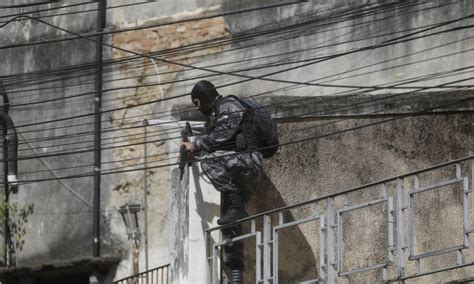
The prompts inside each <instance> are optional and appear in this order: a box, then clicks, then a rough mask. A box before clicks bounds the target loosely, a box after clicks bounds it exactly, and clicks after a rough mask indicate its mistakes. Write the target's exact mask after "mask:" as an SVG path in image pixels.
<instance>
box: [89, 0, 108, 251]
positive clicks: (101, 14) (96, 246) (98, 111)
mask: <svg viewBox="0 0 474 284" xmlns="http://www.w3.org/2000/svg"><path fill="white" fill-rule="evenodd" d="M97 6H98V12H97V32H98V35H97V43H96V59H95V60H96V66H97V69H96V76H95V97H94V210H93V211H94V217H93V218H94V219H93V233H94V236H93V249H92V253H93V256H94V257H99V256H100V181H101V130H102V123H101V121H102V41H103V35H102V31H103V30H104V28H105V17H106V14H107V10H106V9H107V0H98V4H97Z"/></svg>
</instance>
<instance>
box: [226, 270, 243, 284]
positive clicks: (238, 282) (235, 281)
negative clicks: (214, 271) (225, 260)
mask: <svg viewBox="0 0 474 284" xmlns="http://www.w3.org/2000/svg"><path fill="white" fill-rule="evenodd" d="M242 283H244V281H243V277H242V270H241V269H233V270H231V271H230V273H229V284H242Z"/></svg>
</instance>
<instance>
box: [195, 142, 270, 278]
mask: <svg viewBox="0 0 474 284" xmlns="http://www.w3.org/2000/svg"><path fill="white" fill-rule="evenodd" d="M200 158H201V159H208V160H204V161H202V162H201V168H202V171H203V172H204V174H205V175H206V176H207V177H208V178H209V180H210V182H211V183H212V184H213V185H214V187H215V188H216V190H218V191H220V192H221V193H223V194H224V193H225V192H228V191H233V192H235V193H238V194H241V195H242V199H246V198H247V197H248V196H247V195H248V194H250V193H251V192H252V191H253V190H254V189H255V187H256V186H257V185H258V182H259V180H260V177H261V174H262V160H263V156H262V154H261V153H260V152H252V153H240V154H237V153H236V152H233V151H216V152H213V153H210V154H206V155H201V156H200ZM222 205H223V206H222V211H223V212H225V211H226V210H227V208H226V204H222ZM241 230H242V228H241V225H237V226H233V227H228V228H225V229H223V230H222V233H223V236H224V238H228V239H232V238H234V237H236V236H238V235H240V234H241ZM224 263H225V265H226V266H227V267H228V268H229V269H230V270H243V269H244V262H243V244H242V243H241V242H236V243H231V244H229V245H227V246H225V249H224Z"/></svg>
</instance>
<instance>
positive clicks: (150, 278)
mask: <svg viewBox="0 0 474 284" xmlns="http://www.w3.org/2000/svg"><path fill="white" fill-rule="evenodd" d="M169 283H171V281H170V265H169V264H167V265H163V266H160V267H156V268H153V269H150V270H147V271H144V272H141V273H138V274H137V275H132V276H129V277H126V278H122V279H120V280H117V281H115V282H114V284H169Z"/></svg>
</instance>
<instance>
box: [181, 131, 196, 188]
mask: <svg viewBox="0 0 474 284" xmlns="http://www.w3.org/2000/svg"><path fill="white" fill-rule="evenodd" d="M190 136H193V130H192V129H191V125H190V124H189V122H186V126H185V127H184V130H183V131H182V132H181V137H182V141H183V142H189V137H190ZM188 160H189V157H188V151H187V150H186V147H185V146H184V145H181V148H180V149H179V180H180V181H181V180H182V179H183V175H184V168H185V167H186V163H187V164H188V166H191V165H192V163H191V162H188Z"/></svg>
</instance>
